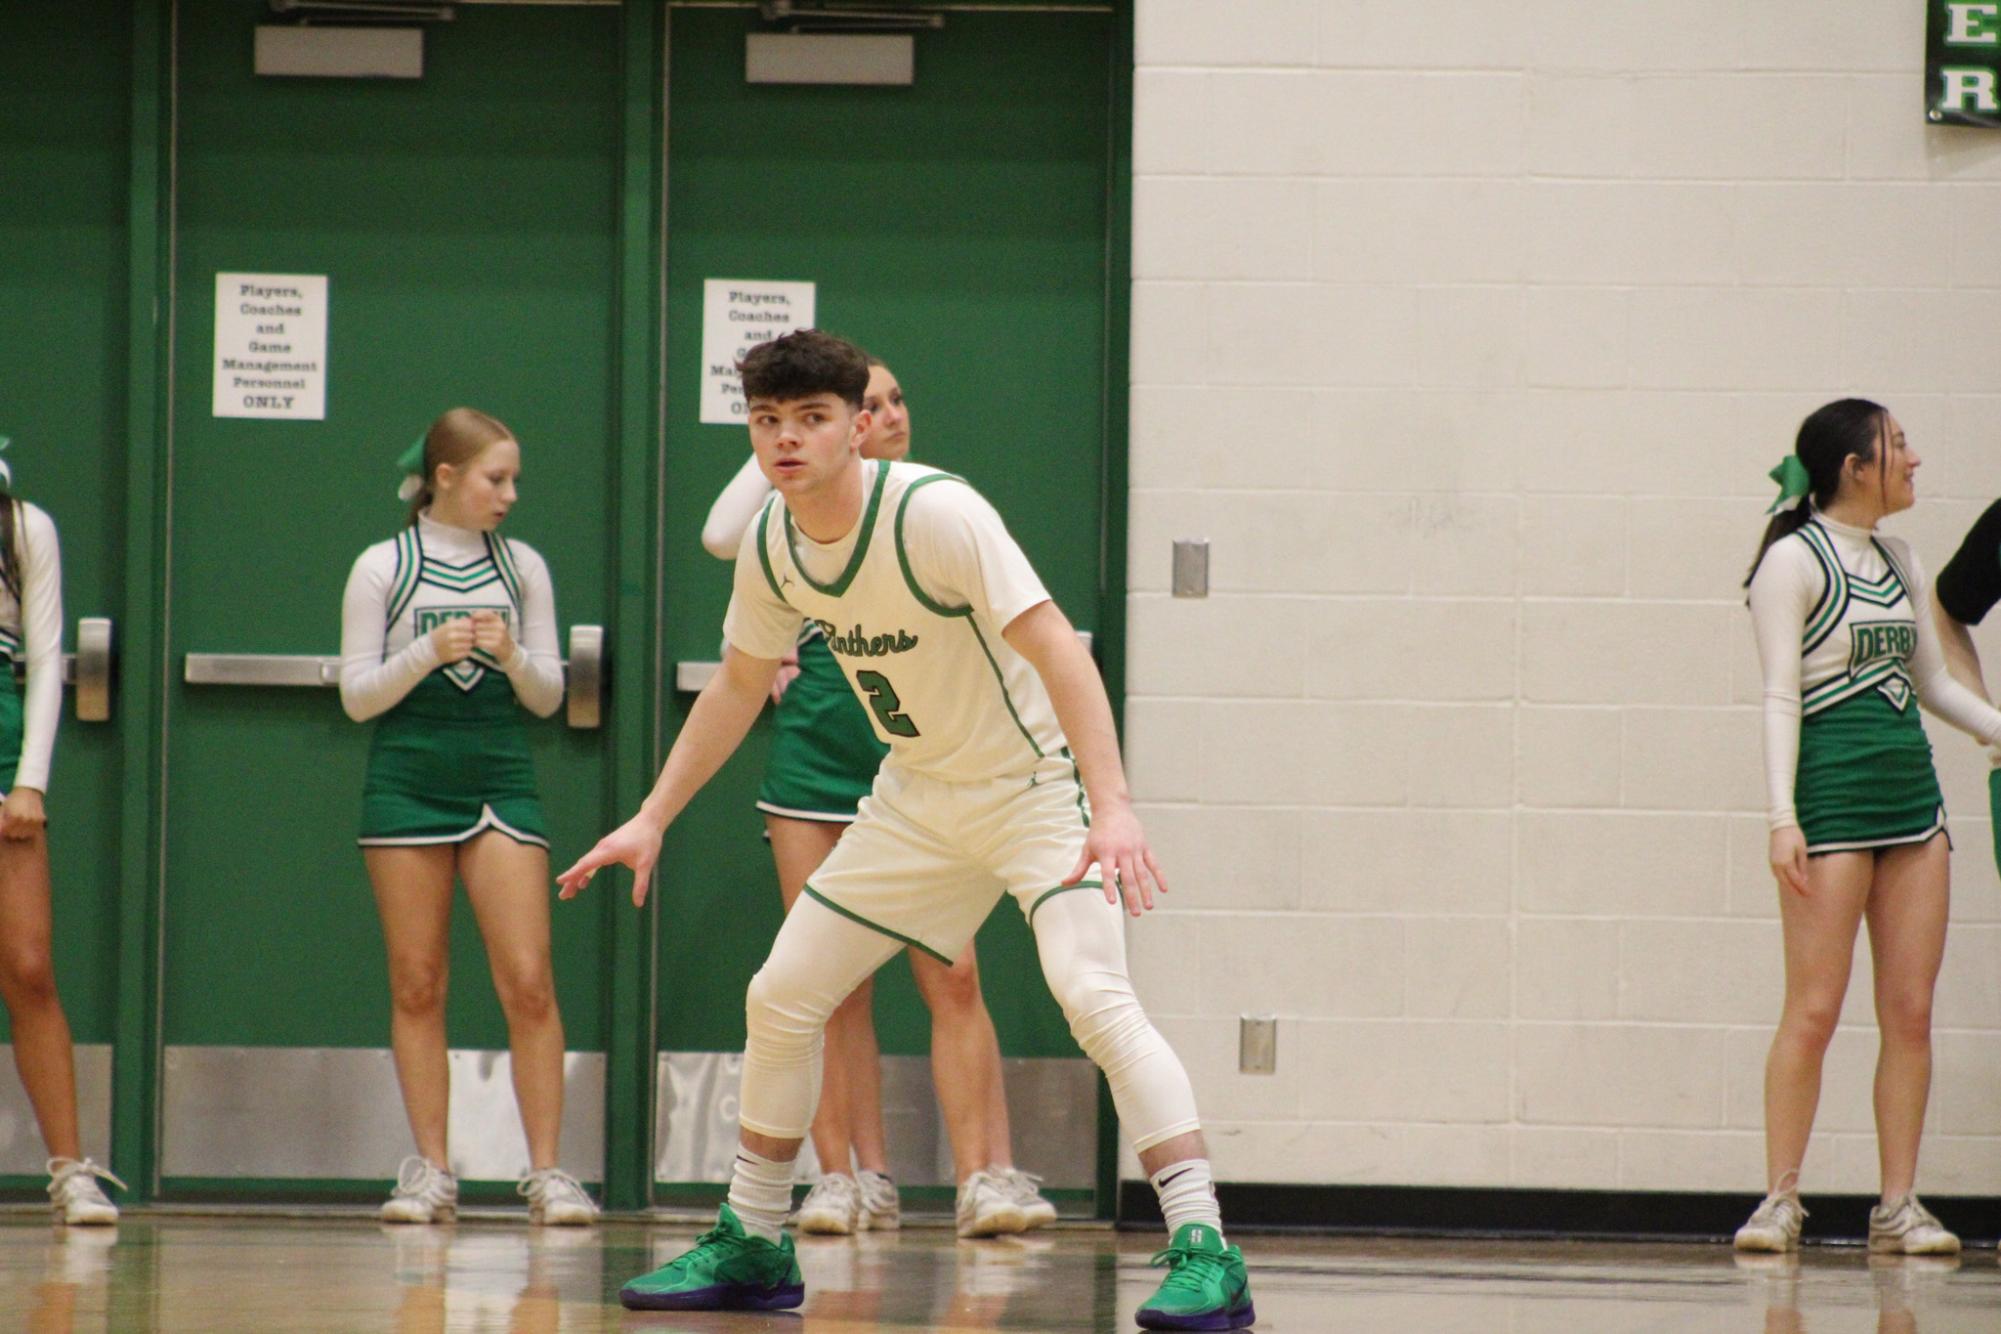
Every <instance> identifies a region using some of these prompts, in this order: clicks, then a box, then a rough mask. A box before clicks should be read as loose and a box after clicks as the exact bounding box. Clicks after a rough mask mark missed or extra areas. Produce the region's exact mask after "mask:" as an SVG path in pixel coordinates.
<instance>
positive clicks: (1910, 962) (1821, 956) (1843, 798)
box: [1736, 398, 2001, 1254]
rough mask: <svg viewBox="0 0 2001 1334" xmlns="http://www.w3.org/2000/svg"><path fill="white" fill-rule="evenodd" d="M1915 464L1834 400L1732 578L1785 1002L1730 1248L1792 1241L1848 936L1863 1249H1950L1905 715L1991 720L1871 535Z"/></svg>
mask: <svg viewBox="0 0 2001 1334" xmlns="http://www.w3.org/2000/svg"><path fill="white" fill-rule="evenodd" d="M1919 462H1920V460H1919V458H1918V455H1917V451H1915V450H1914V449H1912V448H1911V446H1910V443H1909V442H1908V441H1907V440H1906V438H1905V436H1904V430H1903V428H1902V427H1901V426H1900V425H1898V423H1897V420H1896V418H1894V417H1892V416H1891V415H1890V413H1889V412H1888V411H1887V410H1886V409H1884V408H1883V407H1882V406H1881V405H1879V404H1876V403H1871V402H1869V401H1867V400H1865V399H1853V398H1851V399H1841V400H1839V401H1837V402H1833V403H1829V404H1827V405H1826V406H1824V407H1822V408H1820V409H1819V410H1818V411H1816V412H1814V413H1812V414H1811V415H1809V416H1808V417H1807V418H1806V420H1805V421H1804V422H1802V423H1801V425H1800V429H1799V436H1798V439H1797V441H1796V443H1795V447H1794V451H1793V454H1792V456H1791V457H1790V458H1788V459H1787V460H1785V461H1784V462H1782V463H1781V464H1780V465H1779V467H1777V468H1775V469H1773V471H1772V474H1771V475H1772V477H1773V479H1774V480H1775V481H1777V482H1778V483H1779V487H1780V496H1779V502H1778V503H1777V504H1776V505H1774V506H1773V510H1774V511H1775V514H1774V517H1773V518H1772V519H1771V521H1770V522H1769V523H1768V524H1767V525H1766V528H1765V537H1764V541H1763V542H1762V544H1761V545H1760V547H1759V549H1758V558H1757V560H1756V561H1755V562H1754V563H1753V565H1752V568H1751V577H1750V579H1749V580H1748V581H1747V582H1748V584H1749V587H1750V607H1751V623H1752V629H1753V631H1754V632H1755V635H1756V638H1757V644H1758V657H1759V661H1760V663H1761V670H1762V673H1763V680H1764V734H1765V782H1766V792H1767V807H1768V825H1769V831H1770V832H1769V842H1770V852H1769V857H1770V862H1771V867H1772V874H1773V877H1774V879H1775V880H1776V881H1777V885H1778V907H1779V920H1780V924H1781V930H1782V933H1783V937H1784V942H1785V949H1784V960H1785V1005H1784V1008H1783V1009H1782V1011H1781V1012H1780V1017H1779V1026H1778V1031H1777V1033H1776V1034H1774V1036H1773V1039H1772V1046H1771V1051H1770V1054H1769V1056H1768V1057H1767V1060H1766V1065H1765V1163H1766V1191H1767V1193H1766V1196H1765V1199H1764V1201H1763V1202H1762V1203H1761V1204H1760V1205H1759V1206H1758V1208H1757V1210H1756V1212H1754V1213H1753V1214H1752V1215H1751V1218H1750V1221H1748V1222H1747V1223H1745V1224H1744V1226H1743V1227H1741V1228H1739V1229H1738V1231H1737V1237H1736V1243H1737V1246H1738V1248H1739V1249H1741V1250H1754V1251H1786V1250H1791V1249H1793V1248H1794V1247H1796V1246H1797V1245H1798V1244H1799V1238H1800V1230H1801V1226H1802V1220H1803V1219H1804V1218H1805V1210H1804V1209H1803V1208H1801V1206H1800V1201H1799V1184H1800V1168H1801V1165H1802V1164H1803V1162H1804V1161H1805V1157H1806V1149H1807V1141H1808V1138H1809V1136H1810V1134H1811V1133H1812V1129H1813V1118H1814V1110H1815V1108H1816V1106H1817V1105H1818V1103H1819V1098H1820V1072H1821V1063H1822V1060H1823V1058H1824V1056H1825V1054H1826V1051H1827V1046H1828V1043H1829V1042H1830V1041H1831V1040H1832V1038H1833V1036H1834V1028H1835V1023H1836V1021H1837V1019H1838V1017H1839V1015H1840V1014H1841V1008H1842V1002H1843V999H1844V997H1845V994H1846V991H1847V987H1848V979H1849V975H1850V969H1851V964H1852V962H1853V959H1854V953H1855V937H1856V934H1857V932H1858V930H1859V929H1860V926H1861V924H1862V923H1863V922H1864V921H1865V920H1866V921H1867V923H1868V925H1869V938H1870V945H1871V953H1872V955H1873V959H1874V963H1875V970H1874V971H1875V986H1876V997H1875V1000H1876V1016H1877V1027H1878V1030H1879V1032H1880V1036H1881V1042H1882V1050H1881V1055H1880V1056H1879V1058H1878V1062H1877V1067H1876V1068H1877V1076H1876V1137H1877V1144H1878V1150H1879V1156H1880V1159H1881V1163H1882V1174H1883V1175H1882V1200H1881V1203H1880V1204H1879V1205H1878V1206H1877V1207H1876V1208H1875V1209H1874V1210H1872V1211H1871V1213H1870V1216H1869V1247H1870V1249H1871V1250H1873V1251H1883V1252H1893V1253H1899V1254H1950V1253H1954V1252H1957V1251H1958V1250H1959V1238H1958V1237H1956V1236H1954V1235H1953V1234H1952V1232H1951V1231H1949V1230H1948V1229H1947V1228H1946V1227H1945V1226H1944V1225H1943V1224H1941V1223H1940V1222H1939V1220H1938V1219H1937V1218H1936V1217H1934V1216H1933V1215H1932V1213H1931V1211H1930V1210H1928V1209H1926V1208H1925V1207H1924V1205H1923V1204H1921V1203H1919V1201H1918V1198H1917V1195H1916V1194H1915V1187H1916V1180H1917V1168H1918V1146H1919V1140H1920V1137H1921V1135H1922V1133H1923V1130H1924V1119H1925V1106H1926V1101H1927V1098H1928V1096H1929V1093H1930V1089H1931V1006H1932V993H1933V990H1934V988H1935V986H1936V984H1937V980H1938V970H1939V964H1940V961H1941V960H1942V958H1943V957H1944V952H1945V934H1946V907H1947V900H1948V893H1949V891H1948V883H1949V874H1950V869H1951V866H1950V861H1949V859H1948V853H1949V851H1950V844H1949V842H1948V838H1947V834H1946V812H1945V803H1944V801H1943V799H1942V798H1941V796H1940V790H1939V783H1938V775H1937V773H1936V772H1935V770H1934V769H1933V767H1932V753H1931V745H1930V743H1929V742H1928V741H1927V740H1926V737H1925V731H1924V727H1923V725H1922V724H1921V722H1920V721H1919V718H1918V708H1919V706H1920V705H1922V706H1923V707H1924V708H1925V709H1927V710H1928V711H1930V712H1931V713H1933V714H1935V715H1937V716H1938V717H1939V718H1941V719H1943V720H1944V721H1946V722H1948V723H1950V724H1952V725H1953V726H1954V727H1957V728H1959V729H1961V730H1962V731H1965V732H1968V733H1970V734H1972V735H1973V736H1975V737H1978V738H1979V739H1980V740H1982V741H1984V742H1987V743H1988V744H1990V745H1991V744H1994V743H1995V742H1997V741H2001V712H1997V711H1996V710H1995V708H1994V707H1993V706H1992V705H1991V704H1989V703H1988V702H1987V701H1986V700H1984V699H1982V698H1981V697H1980V696H1978V695H1976V694H1975V693H1974V692H1972V691H1970V690H1968V689H1967V688H1966V687H1965V686H1964V685H1961V684H1960V683H1959V682H1958V681H1956V680H1954V679H1953V677H1952V675H1951V673H1950V672H1949V671H1948V670H1947V668H1946V663H1945V657H1944V654H1943V652H1942V651H1941V648H1940V637H1939V635H1938V633H1937V631H1936V629H1935V628H1934V626H1933V623H1932V617H1931V613H1930V610H1929V606H1928V602H1929V599H1928V594H1927V587H1926V581H1925V575H1924V570H1923V567H1922V566H1921V565H1920V563H1919V561H1918V559H1917V554H1916V553H1915V552H1914V551H1912V550H1911V548H1910V547H1909V545H1907V544H1906V543H1904V542H1902V541H1900V540H1899V539H1897V538H1894V537H1889V536H1886V535H1884V534H1882V533H1881V532H1879V531H1878V524H1879V523H1880V522H1881V521H1882V520H1883V519H1885V518H1887V517H1888V516H1889V515H1892V514H1895V513H1897V512H1898V511H1900V510H1905V509H1909V508H1910V507H1911V506H1912V505H1913V504H1914V503H1915V502H1916V500H1917V480H1916V479H1917V471H1918V466H1919ZM1989 559H1990V560H1991V559H1993V554H1992V551H1991V550H1990V553H1989Z"/></svg>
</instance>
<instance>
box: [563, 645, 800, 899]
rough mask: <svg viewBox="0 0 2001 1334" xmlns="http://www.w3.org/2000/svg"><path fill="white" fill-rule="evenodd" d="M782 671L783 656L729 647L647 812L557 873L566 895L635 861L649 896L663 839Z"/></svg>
mask: <svg viewBox="0 0 2001 1334" xmlns="http://www.w3.org/2000/svg"><path fill="white" fill-rule="evenodd" d="M777 674H778V660H777V659H776V658H753V657H752V656H750V655H749V654H748V653H743V652H740V651H738V650H737V649H736V648H735V647H725V648H724V649H723V662H722V666H721V667H720V668H719V669H718V670H717V671H716V674H715V675H714V676H712V677H710V678H709V683H708V684H707V685H706V686H703V687H702V693H701V694H699V695H697V696H696V697H695V707H694V708H692V709H690V710H689V711H688V721H687V723H686V725H685V726H683V727H682V728H681V734H680V735H679V736H677V737H675V738H674V748H673V749H672V750H670V751H669V752H668V753H667V763H666V764H664V765H662V766H661V769H660V778H659V780H658V781H657V782H655V783H654V784H653V791H651V792H649V793H648V794H647V796H646V800H645V801H642V802H640V803H639V813H638V814H637V815H635V816H633V817H632V818H631V819H630V820H627V821H626V822H625V823H624V824H622V825H620V826H619V827H618V828H616V829H614V830H612V831H611V832H610V833H609V834H606V835H605V836H604V837H603V838H601V839H599V840H598V845H597V846H596V847H594V848H592V849H591V850H590V851H589V852H587V853H585V854H584V855H583V856H582V857H581V858H579V859H578V860H577V863H576V865H574V866H572V867H571V868H570V869H569V870H567V871H565V872H563V873H562V874H561V875H559V876H557V877H556V880H557V883H559V884H561V885H562V887H563V890H562V895H561V897H563V898H566V899H568V898H575V897H576V896H577V895H578V894H579V893H581V892H582V890H583V888H584V886H586V885H588V884H590V882H591V877H592V876H594V875H596V874H597V873H598V871H599V870H601V869H603V868H604V867H607V866H613V865H617V866H627V867H630V868H632V876H633V883H632V906H633V907H635V908H637V907H640V906H641V905H643V904H644V903H645V902H646V891H647V889H648V888H649V886H650V885H651V883H652V878H653V864H654V862H656V861H658V860H659V859H660V840H661V838H662V836H664V835H665V834H666V832H667V826H668V825H670V824H672V823H673V822H674V817H676V816H677V815H679V814H680V813H681V811H682V810H683V809H684V808H685V807H686V806H687V804H688V802H689V801H690V800H691V799H692V798H693V797H694V795H695V794H696V793H697V792H699V791H701V790H702V785H703V784H704V783H707V782H708V781H709V780H710V779H711V778H713V777H715V773H716V770H718V769H720V768H722V767H723V761H724V760H727V759H728V758H729V757H730V756H731V755H732V754H734V753H735V752H736V748H737V747H738V746H740V745H742V744H743V738H744V734H745V733H746V732H748V731H750V725H751V723H752V722H753V721H755V720H756V718H757V714H758V710H760V709H762V708H763V707H764V697H765V694H766V692H768V691H769V690H770V689H771V679H772V678H773V677H774V676H776V675H777Z"/></svg>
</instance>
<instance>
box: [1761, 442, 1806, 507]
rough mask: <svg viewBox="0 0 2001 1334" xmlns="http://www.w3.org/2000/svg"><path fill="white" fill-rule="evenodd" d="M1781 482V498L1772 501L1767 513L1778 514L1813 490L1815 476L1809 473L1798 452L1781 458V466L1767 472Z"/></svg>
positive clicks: (1774, 479) (1773, 478)
mask: <svg viewBox="0 0 2001 1334" xmlns="http://www.w3.org/2000/svg"><path fill="white" fill-rule="evenodd" d="M1765 476H1767V477H1769V478H1771V479H1772V480H1773V481H1775V482H1777V483H1778V484H1779V498H1778V499H1777V500H1774V501H1773V502H1772V507H1771V508H1770V509H1768V510H1766V511H1765V513H1767V514H1777V513H1778V512H1779V511H1780V510H1782V509H1784V508H1785V507H1786V506H1788V505H1790V504H1792V503H1793V502H1794V501H1795V500H1798V499H1799V498H1800V497H1801V496H1803V495H1805V494H1806V493H1807V492H1809V491H1811V490H1813V478H1812V477H1811V476H1810V475H1809V474H1808V473H1807V470H1806V465H1805V464H1804V463H1801V462H1800V456H1799V455H1797V454H1788V455H1786V456H1785V457H1784V458H1782V459H1780V460H1779V466H1778V467H1776V468H1774V469H1772V470H1771V471H1770V472H1768V473H1766V474H1765Z"/></svg>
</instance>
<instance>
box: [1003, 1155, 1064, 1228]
mask: <svg viewBox="0 0 2001 1334" xmlns="http://www.w3.org/2000/svg"><path fill="white" fill-rule="evenodd" d="M994 1175H995V1176H997V1177H999V1178H1000V1179H1001V1180H1002V1181H1004V1182H1006V1183H1007V1188H1008V1190H1009V1191H1011V1192H1012V1193H1013V1195H1014V1202H1015V1203H1016V1204H1018V1205H1020V1206H1021V1216H1022V1218H1023V1219H1024V1220H1026V1222H1027V1224H1028V1230H1029V1231H1031V1232H1032V1231H1034V1230H1035V1229H1036V1228H1039V1227H1047V1226H1049V1225H1050V1224H1051V1223H1053V1222H1055V1221H1056V1206H1055V1205H1053V1204H1051V1203H1050V1202H1049V1201H1048V1200H1046V1199H1044V1198H1042V1189H1041V1188H1042V1178H1041V1177H1039V1176H1037V1175H1035V1173H1033V1172H1024V1171H1022V1170H1021V1169H1020V1168H1019V1167H997V1168H995V1169H994Z"/></svg>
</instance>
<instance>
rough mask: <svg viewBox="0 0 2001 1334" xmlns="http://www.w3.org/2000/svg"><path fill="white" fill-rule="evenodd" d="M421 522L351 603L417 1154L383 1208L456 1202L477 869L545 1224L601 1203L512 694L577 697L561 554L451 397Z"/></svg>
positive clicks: (497, 441) (480, 906) (368, 557)
mask: <svg viewBox="0 0 2001 1334" xmlns="http://www.w3.org/2000/svg"><path fill="white" fill-rule="evenodd" d="M401 462H402V466H403V468H404V470H405V471H406V473H408V474H409V476H408V478H407V480H406V481H405V483H404V491H403V494H404V496H405V498H406V499H408V500H409V501H410V502H411V504H410V516H409V522H408V523H407V525H406V526H405V527H404V529H403V531H402V532H401V533H399V534H397V535H396V536H395V537H394V538H391V539H390V540H389V541H386V542H378V543H376V544H375V545H374V546H372V547H370V548H368V550H366V551H364V552H363V553H362V554H361V557H360V559H358V560H357V561H355V563H354V571H353V573H352V574H351V575H349V577H348V581H347V595H346V597H345V599H344V601H343V604H342V615H341V675H340V694H341V704H342V706H343V707H344V708H345V709H346V710H347V714H348V716H349V717H350V718H352V719H354V720H355V721H356V722H366V721H367V720H369V719H371V718H374V719H377V720H378V721H377V722H376V725H375V732H374V737H373V738H372V740H371V742H370V745H369V751H368V776H367V780H366V783H365V786H364V787H363V790H362V803H361V804H362V817H361V837H360V839H359V842H360V844H361V848H362V858H363V860H364V861H365V862H366V863H367V866H368V878H369V882H370V883H371V884H372V885H373V887H374V890H375V904H376V909H377V911H378V912H379V913H380V915H381V918H382V935H383V940H384V942H385V944H386V945H387V947H388V955H389V991H390V1001H391V1020H390V1042H391V1046H392V1047H393V1048H394V1050H395V1055H396V1076H397V1079H398V1081H399V1082H400V1083H401V1085H402V1089H403V1102H404V1107H405V1110H406V1111H407V1112H408V1113H409V1117H410V1129H411V1131H412V1133H413V1135H414V1136H415V1139H416V1147H417V1152H416V1154H415V1155H413V1156H410V1157H407V1158H405V1159H404V1160H403V1164H402V1167H401V1170H400V1171H399V1173H398V1177H397V1183H396V1189H395V1193H394V1194H392V1195H391V1196H390V1198H389V1201H388V1203H386V1204H384V1205H383V1207H382V1217H383V1219H384V1220H385V1221H388V1222H392V1223H430V1222H445V1221H449V1220H450V1219H452V1218H454V1217H456V1215H457V1210H458V1181H457V1179H456V1178H455V1177H454V1176H453V1175H452V1172H451V1169H450V1167H449V1165H448V1164H449V1161H450V1160H449V1158H448V1156H447V1146H446V1143H445V1125H446V1102H447V1098H448V1096H449V1084H450V1075H449V1068H448V1065H447V1059H446V1048H445V981H446V966H447V960H448V946H449V943H450V934H451V932H450V926H451V908H452V887H453V881H454V879H455V878H456V879H463V880H464V881H465V887H466V897H467V898H468V899H469V900H471V902H472V909H473V915H474V917H475V918H476V919H477V920H478V922H479V928H480V934H481V936H482V937H483V938H484V940H485V942H486V954H487V961H488V964H489V966H490V967H491V968H492V970H493V984H494V990H495V991H496V992H497V993H498V994H499V997H500V1004H501V1009H502V1011H503V1012H504V1014H505V1015H506V1018H507V1033H508V1048H509V1051H510V1052H511V1054H512V1057H513V1073H514V1093H515V1098H516V1101H517V1102H518V1104H519V1106H520V1111H521V1125H522V1129H523V1131H524V1132H525V1133H526V1136H527V1141H528V1158H529V1165H530V1171H529V1173H528V1175H527V1176H526V1177H525V1178H523V1179H522V1181H521V1183H520V1191H521V1193H522V1194H523V1195H525V1196H526V1197H527V1198H528V1206H529V1217H530V1219H531V1221H533V1222H535V1223H546V1224H559V1225H560V1224H567V1225H584V1224H588V1223H590V1222H592V1221H593V1220H594V1219H595V1218H596V1216H597V1210H596V1206H595V1205H593V1204H592V1202H591V1200H590V1197H589V1196H588V1195H586V1194H585V1193H584V1190H583V1187H582V1186H580V1185H579V1184H578V1183H577V1181H576V1179H575V1178H574V1177H572V1176H570V1175H569V1174H568V1173H566V1172H563V1171H562V1170H560V1169H559V1168H558V1167H557V1166H556V1144H557V1139H558V1136H559V1134H560V1131H561V1128H562V1120H563V1020H562V1016H561V1015H560V1014H559V1013H558V1012H557V1008H556V990H555V980H554V976H553V970H552V967H551V964H550V947H549V901H548V893H547V889H546V887H547V885H548V883H549V852H548V848H549V841H548V835H547V833H546V832H545V829H544V826H543V822H542V810H541V804H540V802H539V800H538V799H537V797H536V792H535V773H534V766H533V763H532V762H531V760H530V758H529V753H528V737H527V732H526V729H525V728H524V727H523V725H522V721H521V715H520V710H519V708H517V704H518V705H519V706H521V707H525V708H527V709H528V710H529V711H530V712H531V713H533V714H535V715H536V716H537V717H541V718H546V717H548V716H549V715H550V714H552V713H554V712H555V711H556V707H557V705H559V704H560V703H561V702H562V698H563V668H562V661H561V658H560V657H559V656H558V653H557V649H556V608H555V594H554V592H553V590H552V589H551V587H550V582H549V571H548V567H547V566H546V565H544V564H543V562H542V558H541V556H539V555H537V554H536V553H535V552H534V551H533V550H532V549H531V548H529V547H528V546H527V545H526V544H524V543H521V542H517V541H514V540H513V539H511V538H504V537H499V536H497V535H496V533H495V530H496V529H497V528H499V526H500V524H501V521H502V520H504V519H505V518H506V517H507V513H508V511H509V510H510V509H512V508H513V507H514V502H515V498H516V491H515V483H516V479H517V478H518V477H519V475H520V472H521V449H520V446H519V445H518V444H517V443H516V442H515V439H514V436H513V433H512V432H510V431H509V430H508V429H507V428H506V427H505V426H503V425H502V424H501V423H500V422H498V421H496V420H494V419H493V418H492V417H489V416H487V415H486V414H485V413H483V412H476V411H474V410H473V409H471V408H453V409H452V410H451V411H449V412H447V413H445V414H444V415H443V416H441V417H439V418H438V419H437V420H436V421H435V422H433V423H432V424H431V429H430V430H429V431H427V432H426V433H425V435H424V438H423V439H422V440H421V441H420V442H418V444H417V445H414V446H412V447H411V449H410V450H409V451H408V452H406V453H405V455H404V456H403V459H402V460H401Z"/></svg>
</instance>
